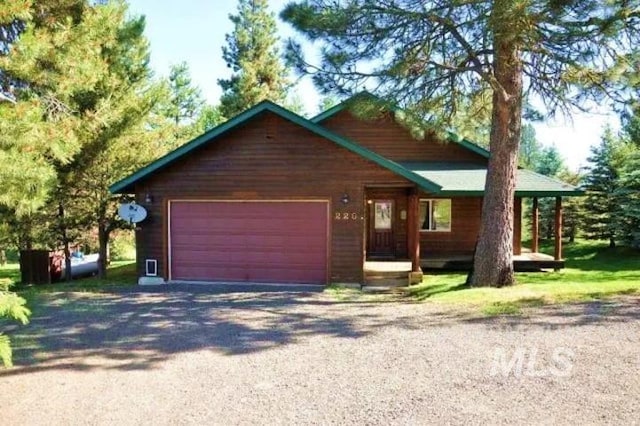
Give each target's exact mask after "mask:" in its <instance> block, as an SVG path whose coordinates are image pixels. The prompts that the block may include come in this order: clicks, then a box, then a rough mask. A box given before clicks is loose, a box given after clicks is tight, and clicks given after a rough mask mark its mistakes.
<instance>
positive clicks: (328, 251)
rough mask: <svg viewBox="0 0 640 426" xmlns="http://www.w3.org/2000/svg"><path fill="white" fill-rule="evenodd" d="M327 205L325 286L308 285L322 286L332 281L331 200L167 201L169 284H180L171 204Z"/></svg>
mask: <svg viewBox="0 0 640 426" xmlns="http://www.w3.org/2000/svg"><path fill="white" fill-rule="evenodd" d="M174 202H175V203H325V204H326V206H327V217H326V220H327V223H326V226H325V230H326V240H327V245H326V248H325V262H326V269H325V284H308V285H322V286H326V285H328V284H329V282H330V280H331V273H330V271H331V255H332V253H331V241H332V234H331V232H332V230H331V222H332V220H331V199H330V198H324V199H323V198H313V199H306V198H300V199H297V198H294V199H291V198H288V199H265V200H260V199H253V200H234V199H211V198H198V199H190V198H176V199H171V200H167V234H168V235H167V262H168V264H167V266H168V267H167V271H168V273H167V275H168V276H167V282H170V283H178V282H180V281H179V280H177V281H175V280H173V271H172V270H171V250H172V246H171V204H172V203H174ZM238 283H240V284H242V283H245V284H251V283H247V282H244V281H239V282H238ZM279 285H288V284H279Z"/></svg>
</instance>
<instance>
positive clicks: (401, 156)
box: [320, 110, 487, 164]
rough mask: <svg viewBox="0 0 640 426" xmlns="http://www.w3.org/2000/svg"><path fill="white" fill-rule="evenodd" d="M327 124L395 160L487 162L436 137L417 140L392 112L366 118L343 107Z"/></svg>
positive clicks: (333, 129) (330, 128)
mask: <svg viewBox="0 0 640 426" xmlns="http://www.w3.org/2000/svg"><path fill="white" fill-rule="evenodd" d="M320 124H321V125H322V126H323V127H326V128H327V129H329V130H331V131H333V132H335V133H337V134H339V135H341V136H344V137H347V138H349V139H351V140H354V141H356V142H357V143H358V144H360V145H362V146H364V147H366V148H369V149H370V150H372V151H375V152H377V153H378V154H380V155H382V156H384V157H386V158H388V159H390V160H393V161H460V162H471V163H478V164H486V163H487V159H486V158H485V157H483V156H481V155H479V154H476V153H475V152H472V151H470V150H468V149H466V148H463V147H462V146H460V145H458V144H456V143H455V142H447V143H440V142H438V141H437V139H435V138H433V137H427V138H425V139H424V140H417V139H415V138H413V137H412V136H411V134H410V133H409V131H408V130H407V129H405V128H404V127H402V126H401V125H399V124H398V123H396V122H395V120H394V119H393V116H392V115H391V114H390V113H385V114H383V115H382V116H381V117H380V118H378V119H373V120H362V119H358V118H357V117H355V116H354V115H353V114H352V113H350V112H349V111H348V110H343V111H340V112H338V113H336V114H335V115H333V116H331V117H329V118H327V119H325V120H324V121H322V122H321V123H320Z"/></svg>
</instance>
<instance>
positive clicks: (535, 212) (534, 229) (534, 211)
mask: <svg viewBox="0 0 640 426" xmlns="http://www.w3.org/2000/svg"><path fill="white" fill-rule="evenodd" d="M538 217H539V209H538V197H533V206H532V207H531V251H532V252H533V253H537V252H538Z"/></svg>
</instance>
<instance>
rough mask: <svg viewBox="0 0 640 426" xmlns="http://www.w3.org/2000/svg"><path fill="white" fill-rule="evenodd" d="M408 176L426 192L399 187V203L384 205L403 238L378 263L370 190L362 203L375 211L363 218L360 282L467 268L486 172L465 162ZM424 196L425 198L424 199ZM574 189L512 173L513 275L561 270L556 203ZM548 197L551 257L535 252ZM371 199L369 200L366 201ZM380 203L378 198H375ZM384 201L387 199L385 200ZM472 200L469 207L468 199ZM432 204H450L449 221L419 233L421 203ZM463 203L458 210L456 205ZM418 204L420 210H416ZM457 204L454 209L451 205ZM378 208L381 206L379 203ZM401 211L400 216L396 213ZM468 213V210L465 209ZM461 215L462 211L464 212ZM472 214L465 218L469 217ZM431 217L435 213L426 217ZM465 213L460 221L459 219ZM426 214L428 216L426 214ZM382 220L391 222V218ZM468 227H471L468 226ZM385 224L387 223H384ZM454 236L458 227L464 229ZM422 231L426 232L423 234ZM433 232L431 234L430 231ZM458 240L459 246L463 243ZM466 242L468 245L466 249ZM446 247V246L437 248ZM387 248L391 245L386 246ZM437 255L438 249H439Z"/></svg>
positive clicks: (427, 166) (426, 167) (417, 167)
mask: <svg viewBox="0 0 640 426" xmlns="http://www.w3.org/2000/svg"><path fill="white" fill-rule="evenodd" d="M402 165H403V167H405V168H406V169H407V170H408V171H410V172H411V173H413V174H416V175H418V176H419V177H420V178H422V179H424V180H425V181H427V182H429V184H430V185H429V187H428V188H423V187H422V186H416V187H410V188H402V190H401V192H400V193H399V194H400V197H401V200H404V201H401V202H398V201H397V200H398V198H396V201H393V200H392V201H391V202H388V206H387V210H388V211H392V210H391V208H392V207H393V206H396V205H397V207H398V210H400V216H399V219H401V220H400V222H404V223H402V224H401V228H403V229H401V231H400V232H404V233H405V234H404V238H403V240H402V242H401V243H400V244H399V246H398V248H397V249H396V251H395V253H396V255H395V256H390V257H388V258H383V257H380V256H372V255H371V253H372V251H371V248H373V246H372V242H376V243H377V241H378V235H382V234H381V232H380V230H378V229H377V226H376V223H377V222H381V223H382V221H380V220H378V218H377V217H376V216H375V212H377V211H378V210H379V208H378V201H379V200H376V199H375V198H376V197H375V196H373V194H376V192H375V190H373V189H369V191H368V192H367V194H368V195H367V203H369V204H370V205H371V203H373V206H374V207H376V208H375V209H373V210H371V209H370V213H369V214H368V219H369V226H368V230H369V231H368V232H367V233H366V234H367V237H368V239H367V251H366V253H367V255H366V257H365V262H364V275H365V282H369V281H372V280H381V279H382V280H388V279H398V280H399V279H403V280H404V282H405V284H406V281H407V277H409V282H410V283H417V282H420V281H421V280H422V273H423V270H433V269H446V270H469V269H470V268H471V266H472V263H473V254H472V253H473V246H474V244H475V241H476V239H477V233H478V231H479V223H480V214H481V208H480V207H481V203H482V196H483V195H484V182H485V179H486V168H485V167H484V166H482V165H474V164H465V163H403V164H402ZM425 194H426V195H425ZM432 194H433V195H432ZM581 194H582V192H581V191H580V190H578V189H577V188H575V187H573V186H571V185H569V184H566V183H564V182H561V181H558V180H555V179H552V178H548V177H546V176H541V175H539V174H537V173H534V172H531V171H528V170H522V169H520V170H518V176H517V184H516V192H515V198H514V204H513V212H514V222H513V256H512V258H513V265H514V270H516V271H540V270H544V269H554V270H558V269H561V268H564V266H565V262H564V259H563V256H562V220H563V218H562V198H563V196H576V195H581ZM542 197H546V198H553V199H554V200H555V213H554V250H553V253H552V254H545V253H540V252H539V234H540V232H539V224H540V220H539V216H540V212H539V198H542ZM371 198H373V200H372V199H371ZM378 198H380V197H378ZM389 198H390V196H389ZM524 198H530V199H531V200H532V208H531V218H530V221H529V223H530V225H531V232H530V234H531V245H530V247H523V246H522V238H521V236H522V235H521V234H522V210H523V209H522V200H523V199H524ZM473 199H475V200H477V205H476V206H475V207H474V205H473V203H472V202H471V201H469V200H473ZM433 200H436V201H437V200H452V201H451V202H450V204H451V206H453V207H450V217H449V218H448V221H449V222H448V226H449V228H448V229H445V231H446V232H429V231H432V229H425V224H424V217H423V216H425V213H424V208H425V206H424V204H425V202H426V201H428V202H429V204H427V205H428V206H429V208H431V207H432V204H431V203H432V201H433ZM456 200H466V201H464V202H465V203H466V204H465V205H462V204H460V203H462V201H459V202H458V201H456ZM421 203H422V204H423V206H421ZM456 204H457V206H456ZM380 206H382V207H385V204H384V201H381V202H380ZM405 208H406V210H405V211H406V213H405V211H403V210H402V209H405ZM470 209H473V210H470ZM465 211H466V212H465ZM470 211H473V212H474V213H472V214H470V213H469V212H470ZM432 213H433V215H436V212H435V210H434V212H432ZM465 214H466V216H465ZM427 215H429V213H428V214H427ZM388 216H391V217H393V216H394V214H393V213H392V214H390V215H388ZM469 222H473V223H474V226H475V227H473V226H469ZM385 224H389V222H385ZM464 227H466V228H465V229H464V232H460V231H459V230H460V228H464ZM425 231H427V232H425ZM436 231H437V230H436ZM394 234H398V231H397V230H396V229H395V228H394V227H393V226H392V225H389V232H388V233H387V234H384V235H385V236H387V235H391V236H393V235H394ZM463 239H464V244H463ZM470 240H471V245H470V244H469V243H470ZM442 242H446V243H447V244H446V245H445V244H443V243H442ZM389 245H391V246H392V244H389ZM440 245H441V246H442V248H443V249H442V250H438V247H439V246H440Z"/></svg>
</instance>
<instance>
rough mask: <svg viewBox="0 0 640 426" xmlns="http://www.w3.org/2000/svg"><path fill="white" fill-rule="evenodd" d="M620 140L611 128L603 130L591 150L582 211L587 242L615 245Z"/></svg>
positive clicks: (617, 234) (617, 232) (617, 231)
mask: <svg viewBox="0 0 640 426" xmlns="http://www.w3.org/2000/svg"><path fill="white" fill-rule="evenodd" d="M620 144H621V142H620V140H619V138H617V137H616V136H615V135H614V134H613V131H612V130H611V128H607V129H605V132H604V134H603V135H602V139H601V141H600V144H599V145H598V146H595V147H592V148H591V155H590V156H589V158H588V161H589V163H590V164H589V166H588V167H587V169H586V174H585V177H584V184H583V187H584V189H585V191H586V198H585V200H584V210H583V211H582V220H581V223H582V229H583V231H584V234H585V237H586V238H588V239H606V240H608V241H609V246H610V247H615V246H616V239H617V238H618V236H619V235H620V232H619V229H618V226H617V219H616V218H617V216H618V214H619V213H620V205H619V203H618V200H617V196H616V191H617V190H618V189H619V187H620V182H619V174H620V173H619V172H620V158H619V153H620V150H621V147H620Z"/></svg>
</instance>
